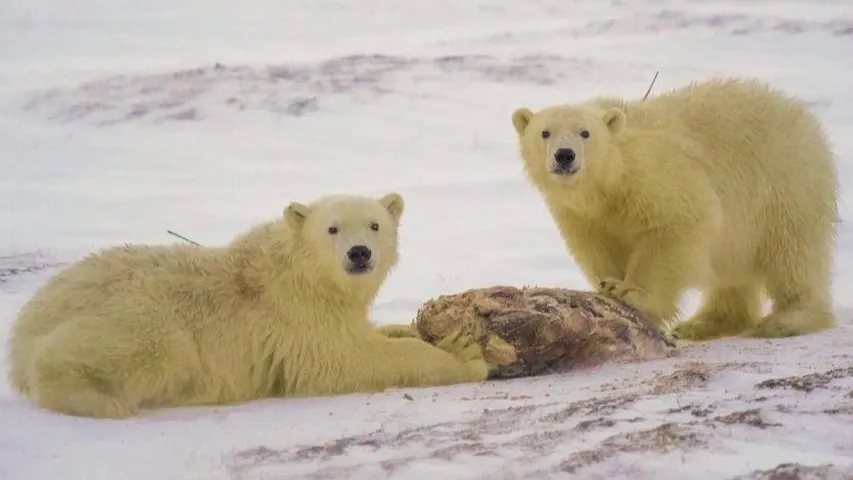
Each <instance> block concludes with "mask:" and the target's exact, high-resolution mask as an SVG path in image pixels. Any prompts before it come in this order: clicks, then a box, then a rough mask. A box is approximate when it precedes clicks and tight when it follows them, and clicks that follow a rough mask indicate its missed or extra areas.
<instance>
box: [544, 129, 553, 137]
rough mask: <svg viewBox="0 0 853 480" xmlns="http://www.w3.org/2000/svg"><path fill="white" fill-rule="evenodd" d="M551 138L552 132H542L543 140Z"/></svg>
mask: <svg viewBox="0 0 853 480" xmlns="http://www.w3.org/2000/svg"><path fill="white" fill-rule="evenodd" d="M550 136H551V132H549V131H548V130H542V138H548V137H550Z"/></svg>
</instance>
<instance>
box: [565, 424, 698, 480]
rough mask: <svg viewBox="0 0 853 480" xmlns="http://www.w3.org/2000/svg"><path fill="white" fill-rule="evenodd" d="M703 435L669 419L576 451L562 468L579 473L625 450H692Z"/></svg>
mask: <svg viewBox="0 0 853 480" xmlns="http://www.w3.org/2000/svg"><path fill="white" fill-rule="evenodd" d="M703 443H704V442H703V439H702V436H701V435H699V434H698V433H696V432H694V431H692V430H691V429H690V428H689V427H687V426H685V425H679V424H675V423H665V424H663V425H660V426H658V427H655V428H653V429H651V430H641V431H636V432H628V433H621V434H618V435H613V436H612V437H608V438H606V439H604V440H603V441H602V442H601V443H599V444H598V446H597V448H594V449H590V450H585V451H581V452H578V453H575V454H573V455H572V456H570V457H569V459H568V460H566V461H564V462H562V463H560V464H559V465H558V467H557V470H558V471H560V472H567V473H575V472H576V471H578V470H580V469H582V468H584V467H588V466H590V465H592V464H595V463H600V462H603V461H606V460H608V459H610V458H612V457H615V456H617V455H619V454H621V453H641V452H654V453H668V452H671V451H673V450H677V449H681V450H689V449H694V448H696V447H699V446H701V445H702V444H703Z"/></svg>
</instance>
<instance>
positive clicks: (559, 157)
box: [554, 148, 577, 175]
mask: <svg viewBox="0 0 853 480" xmlns="http://www.w3.org/2000/svg"><path fill="white" fill-rule="evenodd" d="M576 171H577V166H576V165H575V151H574V149H572V148H558V149H557V151H556V152H554V173H556V174H560V175H565V174H571V173H575V172H576Z"/></svg>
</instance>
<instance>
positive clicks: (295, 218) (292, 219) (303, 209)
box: [284, 202, 311, 228]
mask: <svg viewBox="0 0 853 480" xmlns="http://www.w3.org/2000/svg"><path fill="white" fill-rule="evenodd" d="M310 211H311V209H310V208H308V206H307V205H304V204H301V203H299V202H291V203H290V205H288V206H287V208H285V209H284V218H285V219H286V220H287V223H288V224H289V225H290V226H292V227H295V228H296V227H301V226H302V224H303V223H305V219H306V218H308V213H309V212H310Z"/></svg>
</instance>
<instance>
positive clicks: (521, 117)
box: [512, 107, 533, 135]
mask: <svg viewBox="0 0 853 480" xmlns="http://www.w3.org/2000/svg"><path fill="white" fill-rule="evenodd" d="M531 118H533V112H532V111H531V110H530V109H529V108H527V107H521V108H519V109H517V110H516V111H515V112H513V113H512V125H513V126H514V127H515V132H516V133H518V134H519V135H523V134H524V131H525V130H527V124H529V123H530V119H531Z"/></svg>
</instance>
